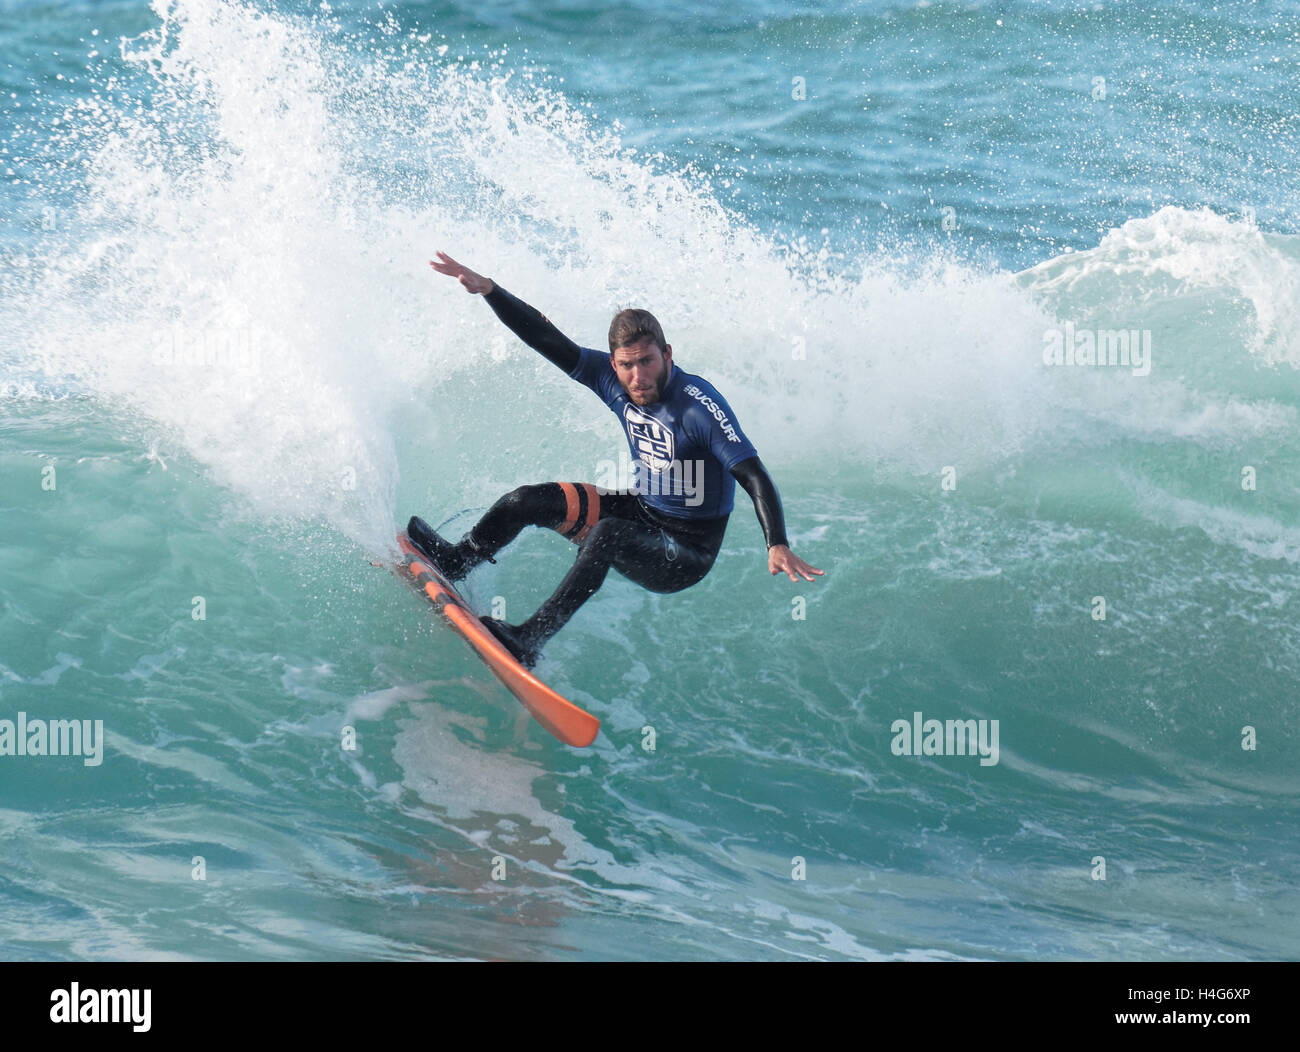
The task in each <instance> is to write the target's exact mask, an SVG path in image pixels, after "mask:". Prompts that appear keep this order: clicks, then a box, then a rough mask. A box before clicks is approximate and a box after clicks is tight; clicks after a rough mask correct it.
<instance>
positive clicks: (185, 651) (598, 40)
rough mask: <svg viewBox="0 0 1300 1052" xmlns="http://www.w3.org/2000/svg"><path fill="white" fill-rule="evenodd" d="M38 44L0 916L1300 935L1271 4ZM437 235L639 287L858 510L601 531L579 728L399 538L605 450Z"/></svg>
mask: <svg viewBox="0 0 1300 1052" xmlns="http://www.w3.org/2000/svg"><path fill="white" fill-rule="evenodd" d="M0 55H2V56H3V58H2V59H0V76H2V77H3V82H2V84H0V173H3V189H2V190H0V230H2V232H3V241H2V245H3V247H2V248H0V267H2V271H0V528H2V530H3V543H2V544H0V956H3V957H4V958H8V959H35V960H69V959H92V960H100V959H276V960H319V959H348V960H353V959H381V958H382V959H412V958H452V959H523V960H548V961H549V960H615V959H672V960H677V959H690V960H695V959H701V960H703V959H760V960H835V961H838V960H900V959H901V960H924V959H930V960H935V959H937V960H971V959H976V960H1040V959H1041V960H1060V959H1082V960H1157V961H1172V960H1189V959H1191V960H1222V961H1240V960H1259V959H1296V958H1297V957H1300V880H1298V877H1300V838H1298V837H1297V828H1298V825H1300V796H1298V794H1300V720H1298V715H1300V714H1298V712H1297V707H1298V705H1297V702H1298V699H1300V632H1298V631H1297V623H1298V621H1300V599H1298V598H1297V584H1298V583H1300V578H1298V570H1300V221H1298V219H1297V215H1298V213H1297V207H1296V206H1297V202H1298V201H1300V194H1298V193H1297V189H1298V187H1300V178H1298V175H1300V172H1298V168H1300V117H1298V116H1297V114H1298V112H1300V14H1298V13H1297V10H1296V7H1295V5H1294V4H1293V3H1271V2H1260V3H1250V2H1224V0H1219V2H1217V3H1209V2H1188V3H1180V4H1177V5H1159V6H1157V5H1139V4H1125V3H1068V2H1067V3H1045V2H1039V3H1032V2H1006V3H944V2H933V3H927V2H920V3H857V4H853V3H844V2H833V3H825V4H790V3H781V4H777V3H767V2H750V3H744V4H740V5H732V6H731V7H729V8H728V9H726V10H725V11H722V10H719V11H712V12H709V11H703V10H702V9H701V5H697V4H692V3H684V2H667V3H664V2H660V0H653V2H651V0H639V2H632V3H627V2H623V3H614V4H599V5H598V4H593V3H585V2H564V3H555V4H550V5H542V6H539V5H536V4H532V3H524V2H515V3H496V4H477V3H475V4H469V3H424V2H421V3H416V2H405V3H397V2H382V3H376V2H375V0H367V2H361V0H331V2H330V3H328V4H327V3H321V2H316V3H310V4H309V3H295V2H287V0H247V2H236V0H154V2H153V3H152V4H149V3H145V2H142V0H95V2H93V3H92V2H89V0H81V2H75V0H58V2H55V0H49V2H37V0H32V2H18V0H0ZM435 250H442V251H445V252H447V253H449V254H450V255H452V256H453V257H455V258H456V259H458V260H460V261H462V262H464V263H465V264H466V265H468V266H470V267H472V268H474V269H475V270H477V271H479V272H481V273H484V274H487V275H489V276H491V277H493V278H494V279H496V280H497V281H498V282H499V283H500V284H501V285H502V286H504V287H505V288H507V289H509V290H510V291H512V292H514V293H515V294H517V295H519V296H520V297H522V298H523V299H525V300H527V301H528V302H530V303H532V304H534V305H535V306H537V307H538V308H539V309H541V310H542V311H543V312H544V313H545V314H546V315H547V316H548V317H550V318H551V319H552V320H553V321H554V322H555V323H556V324H557V325H559V326H560V328H561V329H563V330H564V331H565V332H566V333H567V334H569V335H570V336H571V337H572V338H573V339H575V340H577V341H578V342H579V343H581V344H583V345H584V346H593V347H598V348H603V347H604V346H605V334H606V331H607V329H608V325H609V319H610V317H611V316H612V314H613V313H614V312H615V311H616V310H618V309H620V308H622V307H626V306H641V307H645V308H648V309H650V310H652V311H653V312H654V313H655V314H656V315H657V317H658V318H659V319H660V321H661V322H662V323H663V326H664V328H665V330H666V333H667V336H668V340H669V342H671V343H672V345H673V348H674V358H675V360H676V361H677V363H678V364H679V365H680V366H681V367H683V368H685V369H687V370H688V371H690V372H693V373H697V374H700V375H703V376H704V377H706V378H707V379H708V380H710V381H711V382H712V383H713V384H715V385H716V386H717V387H718V388H719V390H720V391H721V392H722V393H723V394H724V396H725V397H726V398H727V400H728V401H729V403H730V405H731V407H732V409H733V410H734V413H735V415H736V417H737V420H738V422H739V423H740V425H741V427H742V428H743V429H744V431H745V432H746V434H747V435H748V437H749V438H750V439H751V440H752V441H753V442H754V444H755V446H756V448H757V449H758V450H759V453H760V455H761V456H762V458H763V461H764V463H765V464H766V465H767V466H768V468H769V470H770V471H771V473H772V475H773V477H774V479H775V481H776V483H777V485H778V487H779V488H780V491H781V496H782V499H783V502H784V507H785V513H786V518H787V522H788V527H789V533H790V538H791V544H792V547H793V549H794V551H795V552H796V554H798V555H800V556H802V557H803V558H805V559H807V560H808V561H809V562H811V563H812V564H814V565H815V566H818V567H820V568H822V569H824V570H825V576H824V577H822V578H820V579H818V580H816V581H814V582H811V583H810V582H805V581H800V582H798V583H795V582H791V581H790V580H788V579H787V578H786V577H784V576H781V577H777V578H773V577H771V576H770V575H769V574H768V572H767V565H766V556H765V548H764V544H763V537H762V533H761V531H760V529H759V526H758V523H757V521H756V519H755V517H754V515H753V513H752V510H751V508H750V506H749V501H748V498H747V497H746V496H745V494H744V493H743V491H738V500H737V502H736V510H735V513H734V514H733V516H732V519H731V522H730V524H729V528H728V532H727V537H726V541H725V544H724V547H723V550H722V552H721V554H720V556H719V558H718V560H717V563H716V565H715V566H714V569H713V571H712V572H711V573H710V574H709V576H708V577H707V578H706V579H705V580H704V581H703V582H701V583H700V584H698V585H697V586H695V587H693V588H691V589H689V590H688V591H685V592H681V593H678V594H675V595H653V594H650V593H648V592H645V591H643V590H641V589H639V588H637V587H635V586H634V585H632V584H631V583H629V582H628V581H626V580H625V579H623V578H622V577H620V576H619V575H618V574H616V573H611V574H610V576H609V578H608V579H607V581H606V583H605V586H604V587H603V588H602V589H601V591H600V592H599V593H598V594H597V595H596V596H595V597H594V598H593V599H592V600H591V601H589V602H588V603H587V604H586V606H584V607H583V608H582V610H581V611H580V612H579V613H578V615H577V616H576V617H575V618H574V619H573V620H572V621H571V622H570V624H569V625H568V626H567V627H566V628H565V629H564V630H563V631H562V632H561V633H560V634H559V635H557V636H556V637H555V639H554V640H553V641H552V643H551V644H550V645H549V646H548V648H547V650H546V656H545V658H544V660H543V662H542V663H541V665H539V667H538V670H537V671H538V673H539V674H540V675H541V676H542V677H543V678H544V679H546V680H547V681H548V682H550V683H551V684H553V685H554V686H555V687H556V688H557V689H558V690H559V691H560V692H561V693H563V694H565V695H566V696H568V697H570V698H572V699H573V700H574V701H575V702H576V703H578V704H579V705H582V706H583V707H585V708H587V709H588V710H589V711H591V712H593V713H594V714H595V715H597V716H599V717H600V719H601V720H602V721H603V727H602V731H601V734H600V736H599V737H598V739H597V740H596V742H595V744H594V745H593V746H592V747H591V748H589V749H573V748H569V747H567V746H564V745H562V744H560V743H559V742H557V741H556V740H555V739H553V738H552V737H550V735H548V734H547V733H546V732H545V730H543V729H542V728H541V727H540V726H539V725H537V724H536V723H534V722H532V721H530V720H529V719H528V718H527V716H526V715H525V714H524V713H523V710H522V709H521V708H520V707H519V706H518V704H517V703H516V702H515V701H514V699H513V698H511V697H510V695H509V694H507V693H506V691H505V690H504V688H502V687H501V686H500V685H499V684H497V682H496V681H495V680H494V679H493V678H492V677H491V675H490V674H489V673H488V672H487V670H486V669H485V668H484V667H483V665H482V664H481V663H480V662H479V661H478V660H477V659H476V658H475V657H474V656H473V655H472V653H471V652H470V651H469V650H468V648H467V647H466V646H465V645H464V643H463V642H462V640H460V639H459V638H458V637H457V636H456V635H455V634H454V633H453V632H451V631H449V630H448V629H447V628H446V627H445V626H443V625H442V624H441V623H440V622H439V621H438V620H437V618H436V616H435V615H434V613H433V611H432V610H431V609H430V607H429V605H428V604H427V603H426V602H424V601H423V600H421V599H420V598H419V597H418V596H416V595H415V594H414V593H413V592H412V591H411V590H410V589H409V588H408V587H406V586H405V585H404V584H403V583H402V582H401V581H400V580H399V579H397V578H396V577H395V576H394V575H393V574H392V573H391V572H390V570H389V569H388V568H387V567H386V564H390V563H391V561H392V559H393V557H394V554H395V552H394V546H393V539H394V535H395V533H396V531H397V530H398V529H399V528H400V527H401V526H402V525H404V524H405V522H406V520H407V518H408V517H409V516H410V515H412V514H419V515H421V516H423V517H424V518H426V519H428V520H429V521H430V522H431V523H433V524H434V525H440V524H445V526H446V531H447V532H449V533H450V534H451V535H452V536H453V537H459V536H460V533H461V531H463V530H464V529H467V528H468V527H469V526H470V525H471V524H472V523H473V522H474V521H475V519H476V517H477V516H478V515H479V514H481V513H482V512H483V511H484V510H485V509H486V508H487V507H489V506H490V505H491V504H492V502H493V501H494V500H495V499H496V498H497V497H498V496H500V495H501V494H503V493H505V492H506V491H508V490H510V489H512V488H514V487H515V486H518V485H521V484H525V483H533V482H542V481H548V480H554V479H572V480H579V481H581V480H586V481H597V480H598V477H599V476H598V473H599V472H601V471H602V470H607V469H608V466H609V464H610V463H611V462H619V461H621V460H624V459H625V458H626V456H627V452H626V444H625V442H624V440H623V438H622V435H621V429H620V425H619V422H618V420H617V419H615V418H614V417H613V416H612V414H610V413H609V412H608V411H607V410H606V409H605V407H604V406H603V405H602V404H601V403H600V402H599V401H598V400H597V399H595V398H594V397H593V396H592V395H591V393H590V392H588V391H586V390H584V389H583V388H581V387H579V386H577V385H575V384H573V383H571V382H570V381H569V380H568V379H567V378H566V377H565V376H563V375H562V374H561V373H560V372H559V371H558V370H556V369H554V368H553V367H552V366H551V365H549V364H548V363H547V362H545V361H543V360H542V359H541V358H540V357H538V356H537V355H536V354H534V353H533V352H532V351H531V350H529V349H528V348H527V347H526V346H524V345H523V344H522V343H520V342H519V341H518V340H517V339H516V338H515V337H514V336H513V335H512V334H511V333H510V332H509V331H508V330H506V329H505V328H504V327H503V326H502V325H501V324H500V323H499V322H498V321H497V319H496V318H495V316H494V315H493V314H492V312H491V310H490V309H489V308H488V307H487V305H486V304H484V303H482V302H481V301H480V300H479V299H478V298H475V297H471V296H467V295H466V294H465V292H464V291H463V290H462V289H461V288H460V287H459V286H458V285H457V284H456V283H455V282H454V281H452V280H450V279H448V278H445V277H442V276H440V275H438V274H435V273H434V272H433V271H432V270H431V269H430V268H429V266H428V264H427V260H429V259H430V258H432V256H433V253H434V252H435ZM1121 334H1122V339H1121ZM1097 355H1100V359H1101V362H1102V364H1096V361H1095V357H1096V356H1097ZM572 558H573V548H572V546H571V545H570V544H569V543H568V542H567V541H565V540H564V539H562V538H561V537H559V536H557V535H556V534H554V533H550V532H546V531H541V530H529V531H526V532H525V533H524V534H522V535H521V536H520V537H519V539H518V540H517V541H516V542H515V543H514V544H513V545H512V546H510V547H509V548H507V549H506V550H505V551H504V552H503V553H502V554H501V555H500V556H498V562H497V564H496V565H489V566H484V567H483V568H481V569H479V570H476V571H475V573H474V574H473V575H472V576H471V577H470V578H469V579H468V581H467V582H466V592H467V594H468V596H469V597H470V599H471V600H472V601H473V602H474V603H475V604H476V606H478V607H480V608H481V609H484V610H487V609H489V607H494V606H495V607H496V608H497V609H499V610H501V611H502V612H503V613H504V615H505V616H506V617H507V619H508V620H515V621H518V620H522V619H523V618H524V617H526V616H527V615H528V614H530V613H531V612H532V611H533V609H535V607H536V605H537V604H538V603H539V602H540V601H541V600H542V599H543V598H544V597H545V596H547V595H548V594H549V593H550V591H551V589H552V588H554V586H555V585H556V584H557V583H558V581H559V580H560V578H561V577H562V576H563V574H564V573H565V572H566V570H567V569H568V567H569V565H570V564H571V561H572ZM376 563H378V564H380V565H379V566H376V565H374V564H376ZM917 714H919V715H917ZM61 720H67V721H74V720H75V721H89V724H88V725H82V726H83V727H89V728H90V729H91V730H92V733H91V734H90V735H88V736H87V737H86V738H85V739H84V740H83V741H82V742H81V755H77V754H72V755H31V754H30V753H28V750H27V749H26V745H27V744H28V740H27V739H25V738H21V736H20V735H19V732H18V727H19V725H20V721H21V722H22V725H23V726H24V727H30V726H32V725H33V722H34V721H35V722H40V721H44V722H43V723H42V724H41V725H42V726H45V725H47V724H53V723H55V721H61ZM930 720H935V721H939V726H940V728H941V729H942V733H938V734H932V733H930V731H929V730H928V729H927V723H926V721H930ZM4 721H8V725H9V726H10V727H11V728H12V729H11V730H9V731H8V732H6V730H5V727H6V724H5V722H4ZM948 721H963V722H961V724H960V727H961V728H967V727H969V728H970V730H971V731H972V732H973V731H974V730H975V729H976V728H978V729H979V731H980V732H982V733H983V737H982V738H980V739H979V742H980V744H981V745H982V746H984V747H985V748H983V750H982V751H979V752H978V753H976V754H972V750H973V749H974V745H975V739H971V740H969V741H968V740H967V739H966V738H964V737H962V736H961V735H957V734H953V735H949V733H948V727H949V723H948ZM964 721H972V722H970V723H969V724H966V723H965V722H964ZM953 726H954V727H956V726H957V723H956V722H954V723H953ZM917 727H919V728H920V729H921V731H922V733H921V735H920V736H914V734H913V730H914V729H915V728H917ZM94 728H102V731H101V733H98V734H96V733H93V731H94ZM65 730H66V727H65ZM914 737H917V740H916V741H913V740H912V739H913V738H914ZM20 739H21V740H22V742H23V746H24V748H23V749H21V750H20V749H19V748H18V746H17V744H16V742H17V741H19V740H20ZM92 740H93V741H95V742H97V745H96V748H98V749H99V750H100V751H99V752H98V754H97V755H95V756H92V755H89V753H90V752H91V751H92V749H91V743H92ZM6 743H7V744H6ZM66 744H68V742H67V741H65V745H66ZM964 745H969V746H970V748H961V749H959V748H958V746H964ZM913 746H915V748H913ZM50 751H51V750H49V749H47V750H46V752H47V753H48V752H50ZM64 751H65V752H70V751H73V750H72V749H71V746H69V748H68V749H65V750H64ZM20 753H27V754H20Z"/></svg>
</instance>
